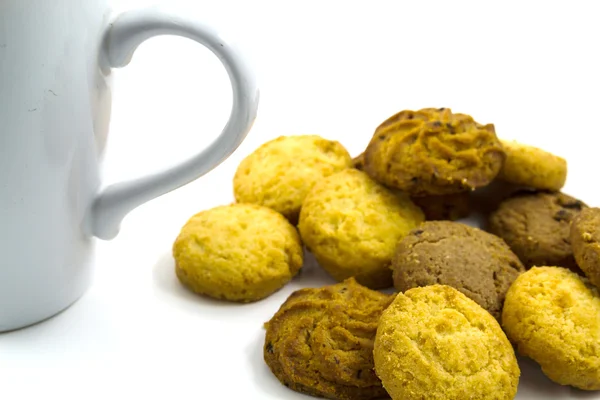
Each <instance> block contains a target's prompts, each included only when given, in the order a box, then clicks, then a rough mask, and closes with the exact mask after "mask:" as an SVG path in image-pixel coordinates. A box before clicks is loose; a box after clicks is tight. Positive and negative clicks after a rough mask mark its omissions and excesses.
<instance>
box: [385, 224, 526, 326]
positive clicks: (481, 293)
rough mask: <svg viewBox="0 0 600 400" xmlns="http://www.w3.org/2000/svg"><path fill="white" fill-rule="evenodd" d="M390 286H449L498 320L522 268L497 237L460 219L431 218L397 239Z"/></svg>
mask: <svg viewBox="0 0 600 400" xmlns="http://www.w3.org/2000/svg"><path fill="white" fill-rule="evenodd" d="M392 269H393V271H394V274H393V277H394V286H395V287H396V289H398V290H400V291H402V292H404V291H406V290H409V289H412V288H415V287H422V286H430V285H435V284H440V285H447V286H451V287H453V288H455V289H457V290H459V291H460V292H462V293H464V294H465V295H466V296H467V297H469V298H471V299H472V300H473V301H475V302H476V303H477V304H479V305H480V306H481V307H483V308H485V309H486V310H487V311H489V313H490V314H492V315H493V316H494V317H496V318H497V319H499V318H500V315H501V313H502V305H503V303H504V297H505V295H506V292H507V290H508V288H509V287H510V285H511V284H512V282H513V281H514V280H515V279H516V278H517V277H518V276H519V274H520V273H522V272H524V271H525V268H524V267H523V264H521V261H519V259H518V257H517V256H516V255H515V254H514V253H513V252H512V251H511V250H510V249H509V248H508V246H507V245H506V243H504V241H502V239H500V238H498V237H496V236H494V235H492V234H490V233H487V232H484V231H482V230H481V229H477V228H473V227H470V226H468V225H465V224H461V223H458V222H450V221H432V222H425V223H423V224H421V226H420V227H418V228H416V229H413V230H412V231H411V232H410V233H409V234H408V236H406V237H404V238H403V239H402V240H401V241H400V242H399V244H398V248H397V250H396V256H395V257H394V259H393V261H392Z"/></svg>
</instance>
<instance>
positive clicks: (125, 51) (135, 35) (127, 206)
mask: <svg viewBox="0 0 600 400" xmlns="http://www.w3.org/2000/svg"><path fill="white" fill-rule="evenodd" d="M158 35H176V36H182V37H186V38H189V39H192V40H194V41H196V42H198V43H199V44H201V45H203V46H205V47H207V48H208V49H209V50H211V51H212V52H213V53H214V54H215V55H216V56H217V57H218V58H219V60H220V61H221V63H222V64H223V66H224V67H225V69H226V70H227V73H228V76H229V79H230V81H231V86H232V90H233V106H232V109H231V114H230V116H229V120H228V122H227V124H226V125H225V127H224V129H223V130H222V132H221V134H220V135H219V136H218V137H217V138H216V139H215V140H214V142H212V143H211V144H210V145H209V146H208V147H207V148H206V149H204V150H203V151H201V152H200V153H198V154H196V155H194V156H192V157H191V158H189V159H187V160H184V161H183V162H181V163H179V164H177V165H175V166H173V167H171V168H168V169H165V170H162V171H159V172H157V173H154V174H152V175H147V176H143V177H140V178H137V179H133V180H130V181H125V182H119V183H115V184H113V185H110V186H108V187H107V188H105V189H104V190H102V191H101V192H100V193H98V194H97V196H96V197H95V199H94V200H93V202H92V205H91V208H90V211H89V213H88V220H87V221H86V222H85V225H86V226H87V229H88V230H89V233H90V234H91V235H93V236H96V237H98V238H100V239H103V240H110V239H113V238H114V237H115V236H116V235H117V234H118V232H119V229H120V225H121V221H122V220H123V218H124V217H125V216H126V215H127V214H128V213H129V212H130V211H132V210H133V209H135V208H136V207H138V206H140V205H142V204H144V203H146V202H147V201H149V200H152V199H154V198H156V197H159V196H162V195H163V194H166V193H168V192H170V191H172V190H175V189H177V188H179V187H181V186H183V185H186V184H188V183H190V182H192V181H194V180H195V179H197V178H199V177H200V176H202V175H204V174H206V173H207V172H209V171H211V170H212V169H213V168H215V167H216V166H218V165H219V164H220V163H222V162H223V161H224V160H225V159H226V158H227V157H229V156H230V155H231V153H233V152H234V151H235V150H236V149H237V148H238V146H239V145H240V144H241V143H242V141H243V140H244V138H245V137H246V135H247V133H248V131H249V130H250V128H251V127H252V124H253V123H254V120H255V118H256V112H257V107H258V101H259V91H258V88H257V85H256V82H255V80H254V77H253V75H252V73H251V71H250V68H249V67H248V65H247V64H246V62H245V61H244V58H243V56H242V53H241V50H240V49H238V48H236V46H235V45H234V44H233V43H232V42H229V41H227V40H226V38H225V37H223V36H222V35H221V34H219V33H218V32H217V30H216V29H215V28H214V27H211V26H210V25H207V24H205V23H201V22H199V21H197V20H193V19H191V18H189V17H186V16H183V15H177V14H174V13H171V12H168V11H164V10H159V9H158V8H156V7H150V8H145V9H137V10H131V11H126V12H124V13H122V14H120V15H118V16H117V17H116V18H115V19H114V20H113V21H112V23H111V24H109V26H108V28H107V30H106V32H105V34H104V39H103V44H102V51H103V54H102V55H101V60H102V59H104V63H105V64H106V65H107V66H108V67H110V68H120V67H124V66H126V65H127V64H129V62H130V61H131V58H132V56H133V53H134V52H135V50H136V49H137V47H138V46H139V45H140V44H141V43H142V42H144V41H146V40H147V39H150V38H151V37H154V36H158Z"/></svg>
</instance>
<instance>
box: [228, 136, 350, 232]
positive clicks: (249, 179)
mask: <svg viewBox="0 0 600 400" xmlns="http://www.w3.org/2000/svg"><path fill="white" fill-rule="evenodd" d="M351 163H352V158H351V157H350V154H349V153H348V151H347V150H346V149H345V148H344V147H343V146H342V145H341V144H340V143H339V142H337V141H333V140H327V139H325V138H322V137H321V136H317V135H292V136H280V137H278V138H277V139H274V140H271V141H269V142H266V143H264V144H263V145H262V146H260V147H259V148H257V149H256V150H255V151H254V152H252V153H251V154H250V155H249V156H247V157H246V158H245V159H244V160H242V162H241V163H240V165H239V166H238V168H237V171H236V173H235V176H234V179H233V192H234V196H235V199H236V201H237V202H238V203H252V204H258V205H262V206H266V207H269V208H272V209H273V210H275V211H277V212H279V213H281V214H283V215H284V216H285V217H286V218H288V219H289V220H290V221H291V222H292V223H294V224H295V223H296V222H297V219H298V214H299V212H300V207H301V206H302V202H303V201H304V198H305V197H306V195H307V193H308V192H309V190H310V189H311V188H312V187H313V185H314V184H315V183H316V182H317V181H319V180H320V179H322V178H323V177H326V176H329V175H331V174H333V173H334V172H337V171H340V170H342V169H344V168H350V167H351V165H352V164H351Z"/></svg>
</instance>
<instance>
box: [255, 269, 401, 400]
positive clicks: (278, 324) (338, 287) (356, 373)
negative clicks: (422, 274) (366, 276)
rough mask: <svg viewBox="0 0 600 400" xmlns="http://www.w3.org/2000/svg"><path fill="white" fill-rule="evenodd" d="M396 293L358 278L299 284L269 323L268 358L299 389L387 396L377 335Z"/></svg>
mask: <svg viewBox="0 0 600 400" xmlns="http://www.w3.org/2000/svg"><path fill="white" fill-rule="evenodd" d="M393 299H394V295H386V294H383V293H380V292H377V291H373V290H369V289H367V288H365V287H363V286H361V285H359V284H358V283H356V281H355V280H354V279H353V278H349V279H347V280H346V281H344V282H342V283H338V284H335V285H330V286H325V287H322V288H314V289H301V290H298V291H296V292H294V293H292V294H291V295H290V297H289V298H288V299H287V300H286V301H285V303H283V305H282V306H281V307H280V308H279V310H278V311H277V313H276V314H275V315H274V316H273V318H272V319H271V320H270V321H269V322H268V323H267V324H266V328H267V333H266V336H265V344H264V349H263V350H264V359H265V362H266V363H267V365H268V366H269V368H270V369H271V371H272V372H273V374H274V375H275V376H276V377H277V379H279V381H281V383H283V384H284V385H286V386H287V387H289V388H290V389H292V390H295V391H297V392H301V393H307V394H310V395H313V396H319V397H324V398H328V399H335V400H368V399H381V398H387V393H386V392H385V390H384V389H383V386H382V385H381V381H380V380H379V378H377V376H376V375H375V372H374V365H373V341H374V339H375V332H376V330H377V324H378V322H379V317H380V316H381V313H382V312H383V310H384V309H385V308H386V307H387V306H388V305H389V304H390V303H391V302H392V300H393Z"/></svg>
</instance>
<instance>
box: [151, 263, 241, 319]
mask: <svg viewBox="0 0 600 400" xmlns="http://www.w3.org/2000/svg"><path fill="white" fill-rule="evenodd" d="M152 278H153V279H152V280H153V285H152V288H153V290H154V295H155V296H156V298H158V299H160V300H161V301H164V302H165V303H168V304H169V305H172V306H174V307H177V308H178V309H182V310H184V311H191V312H201V313H202V314H203V315H204V316H207V317H209V318H210V317H215V319H222V318H223V312H227V311H228V310H231V311H233V310H237V309H239V308H240V307H248V306H250V305H251V304H252V303H248V304H244V303H235V302H229V301H224V300H217V299H213V298H210V297H208V296H203V295H199V294H196V293H194V292H192V291H190V290H189V289H187V288H186V287H185V286H183V285H182V284H181V283H180V282H179V279H177V276H176V275H175V262H174V260H173V258H172V256H171V255H170V254H163V255H162V256H161V257H160V258H159V259H158V260H157V262H156V264H155V265H154V268H153V269H152ZM236 314H237V313H235V314H234V313H233V312H232V316H234V315H236Z"/></svg>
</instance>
